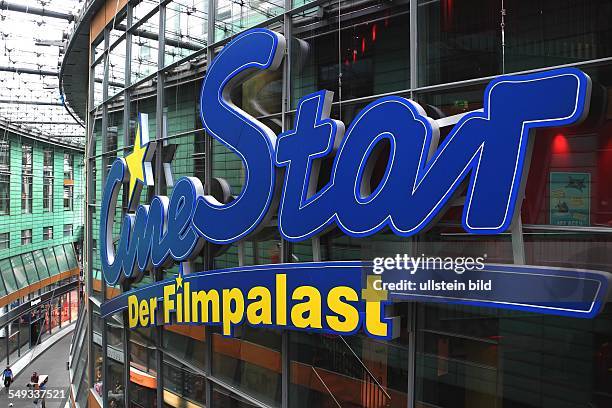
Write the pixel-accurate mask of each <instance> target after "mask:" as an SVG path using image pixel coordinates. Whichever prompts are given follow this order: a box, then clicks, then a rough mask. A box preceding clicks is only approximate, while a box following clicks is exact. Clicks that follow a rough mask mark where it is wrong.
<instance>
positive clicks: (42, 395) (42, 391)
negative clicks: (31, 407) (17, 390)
mask: <svg viewBox="0 0 612 408" xmlns="http://www.w3.org/2000/svg"><path fill="white" fill-rule="evenodd" d="M47 381H49V377H47V378H45V380H44V381H43V382H42V384H40V387H39V389H40V406H41V408H45V406H46V401H45V396H46V395H45V392H46V390H47Z"/></svg>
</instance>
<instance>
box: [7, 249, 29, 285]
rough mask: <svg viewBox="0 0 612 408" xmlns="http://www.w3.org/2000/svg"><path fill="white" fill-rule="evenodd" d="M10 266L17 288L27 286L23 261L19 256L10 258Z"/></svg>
mask: <svg viewBox="0 0 612 408" xmlns="http://www.w3.org/2000/svg"><path fill="white" fill-rule="evenodd" d="M11 265H12V266H13V273H14V274H15V279H16V280H17V286H18V287H19V289H21V288H25V287H26V286H28V284H29V283H28V278H27V276H26V273H25V269H24V267H23V261H22V260H21V256H19V255H17V256H14V257H12V258H11Z"/></svg>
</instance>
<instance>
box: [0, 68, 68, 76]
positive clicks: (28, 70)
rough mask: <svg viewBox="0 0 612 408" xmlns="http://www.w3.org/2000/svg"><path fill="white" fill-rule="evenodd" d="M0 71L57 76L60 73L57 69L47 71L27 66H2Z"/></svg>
mask: <svg viewBox="0 0 612 408" xmlns="http://www.w3.org/2000/svg"><path fill="white" fill-rule="evenodd" d="M0 72H14V73H16V74H32V75H40V76H52V77H57V76H58V75H59V73H58V72H57V71H47V70H42V69H32V68H26V67H7V66H0Z"/></svg>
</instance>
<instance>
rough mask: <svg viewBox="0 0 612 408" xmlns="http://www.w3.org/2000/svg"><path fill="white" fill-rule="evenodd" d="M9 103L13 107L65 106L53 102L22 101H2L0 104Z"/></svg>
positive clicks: (0, 100)
mask: <svg viewBox="0 0 612 408" xmlns="http://www.w3.org/2000/svg"><path fill="white" fill-rule="evenodd" d="M4 103H8V104H11V105H38V106H64V105H63V104H62V103H60V102H52V101H35V100H25V99H24V100H20V99H0V104H4Z"/></svg>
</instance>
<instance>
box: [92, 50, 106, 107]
mask: <svg viewBox="0 0 612 408" xmlns="http://www.w3.org/2000/svg"><path fill="white" fill-rule="evenodd" d="M93 71H94V106H96V107H97V106H98V105H100V104H101V103H102V98H103V95H104V94H103V92H102V89H103V86H102V85H103V83H104V59H102V60H101V61H100V62H99V63H98V64H96V65H95V66H94V69H93Z"/></svg>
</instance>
